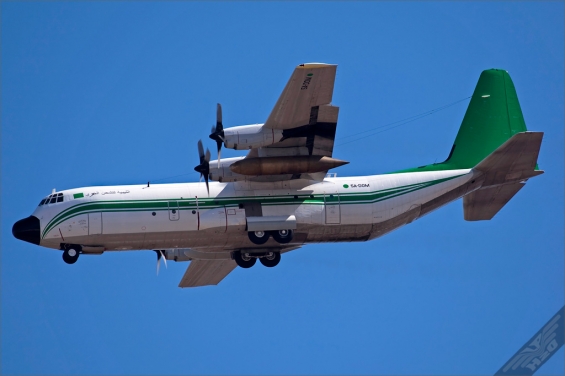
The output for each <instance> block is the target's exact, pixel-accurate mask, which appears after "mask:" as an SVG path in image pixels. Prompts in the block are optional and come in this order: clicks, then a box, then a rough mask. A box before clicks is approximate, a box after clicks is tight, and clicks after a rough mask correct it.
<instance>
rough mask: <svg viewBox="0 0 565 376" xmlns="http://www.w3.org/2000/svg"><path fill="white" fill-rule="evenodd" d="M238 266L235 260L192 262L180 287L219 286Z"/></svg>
mask: <svg viewBox="0 0 565 376" xmlns="http://www.w3.org/2000/svg"><path fill="white" fill-rule="evenodd" d="M236 266H237V264H236V263H235V261H233V260H192V261H191V262H190V265H189V267H188V269H186V272H185V273H184V276H183V277H182V279H181V281H180V283H179V287H198V286H209V285H217V284H218V283H220V282H221V281H222V279H224V278H225V277H226V276H227V275H228V274H230V273H231V271H232V270H234V269H235V267H236Z"/></svg>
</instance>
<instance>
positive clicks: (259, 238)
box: [247, 231, 269, 245]
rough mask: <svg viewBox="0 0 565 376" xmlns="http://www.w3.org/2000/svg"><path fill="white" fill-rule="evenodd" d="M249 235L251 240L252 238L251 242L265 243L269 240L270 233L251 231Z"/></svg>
mask: <svg viewBox="0 0 565 376" xmlns="http://www.w3.org/2000/svg"><path fill="white" fill-rule="evenodd" d="M247 236H248V237H249V240H251V243H253V244H257V245H260V244H265V243H266V242H267V240H269V233H267V232H265V231H249V232H248V233H247Z"/></svg>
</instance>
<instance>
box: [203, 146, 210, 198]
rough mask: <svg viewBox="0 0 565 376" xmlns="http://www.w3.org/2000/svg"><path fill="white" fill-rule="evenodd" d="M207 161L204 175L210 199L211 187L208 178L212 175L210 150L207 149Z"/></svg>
mask: <svg viewBox="0 0 565 376" xmlns="http://www.w3.org/2000/svg"><path fill="white" fill-rule="evenodd" d="M204 160H205V161H206V167H207V169H206V173H205V174H204V181H205V182H206V191H207V192H208V197H210V186H209V185H208V177H209V175H210V164H209V162H210V150H209V149H206V156H205V159H204Z"/></svg>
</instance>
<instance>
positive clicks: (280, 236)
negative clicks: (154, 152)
mask: <svg viewBox="0 0 565 376" xmlns="http://www.w3.org/2000/svg"><path fill="white" fill-rule="evenodd" d="M271 236H272V237H273V239H275V240H276V241H277V242H278V243H280V244H286V243H290V241H291V240H292V230H278V231H271Z"/></svg>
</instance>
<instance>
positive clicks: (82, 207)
mask: <svg viewBox="0 0 565 376" xmlns="http://www.w3.org/2000/svg"><path fill="white" fill-rule="evenodd" d="M477 176H478V173H476V172H474V171H473V170H469V169H466V170H449V171H434V172H412V173H398V174H385V175H374V176H363V177H340V178H337V177H336V178H326V179H324V181H322V182H313V181H307V180H300V179H299V180H291V181H281V182H270V183H256V182H234V183H219V182H211V183H210V193H209V195H208V193H207V191H206V186H205V184H204V183H180V184H159V185H149V186H146V185H129V186H105V187H85V188H78V189H70V190H65V191H62V193H63V196H64V200H63V202H59V203H53V204H45V205H41V206H38V207H37V209H36V210H35V212H34V213H33V215H34V216H35V217H37V218H39V220H40V231H41V240H40V245H42V246H45V247H50V248H56V249H60V248H61V244H62V243H64V244H80V245H82V246H83V250H84V252H93V253H97V252H102V251H116V250H138V249H170V248H196V249H198V250H199V251H203V252H221V251H223V250H224V249H232V250H233V249H238V248H253V247H257V246H255V245H254V244H253V243H251V242H250V240H249V239H248V237H247V231H246V210H247V211H248V212H247V216H250V211H249V210H250V209H248V208H249V207H252V206H253V207H254V208H255V209H253V210H254V211H255V212H254V213H251V214H252V215H253V216H265V217H269V216H286V215H294V216H295V217H296V230H295V232H294V239H293V241H292V243H291V244H296V245H300V244H304V243H310V242H328V241H364V240H368V239H372V238H375V237H378V236H381V235H383V234H385V233H387V232H389V231H392V230H394V229H396V228H398V227H400V226H402V225H404V224H406V223H410V222H411V221H413V220H415V219H417V218H418V217H420V216H422V215H424V214H427V213H428V212H430V211H431V210H434V209H436V208H437V207H439V206H442V205H444V204H446V203H448V202H450V201H452V200H454V199H457V198H459V197H461V196H463V195H465V194H466V193H469V192H470V191H472V190H475V189H477V188H479V187H480V182H479V181H478V179H477V182H475V179H476V178H477ZM249 204H251V205H249ZM275 245H276V243H275V242H274V240H273V239H270V240H269V241H268V243H267V244H265V245H264V246H275Z"/></svg>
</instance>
